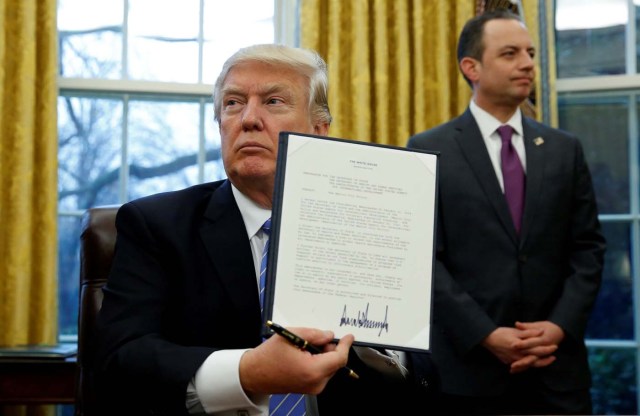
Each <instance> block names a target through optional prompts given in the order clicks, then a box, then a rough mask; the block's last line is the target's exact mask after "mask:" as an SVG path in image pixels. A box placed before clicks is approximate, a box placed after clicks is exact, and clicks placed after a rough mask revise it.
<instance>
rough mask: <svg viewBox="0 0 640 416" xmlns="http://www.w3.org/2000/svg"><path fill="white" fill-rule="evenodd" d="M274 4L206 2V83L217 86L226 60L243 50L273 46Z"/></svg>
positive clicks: (238, 0)
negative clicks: (251, 47) (245, 47)
mask: <svg viewBox="0 0 640 416" xmlns="http://www.w3.org/2000/svg"><path fill="white" fill-rule="evenodd" d="M273 3H274V2H273V1H254V0H234V1H220V0H204V39H205V43H204V51H203V76H202V78H203V82H204V83H208V84H213V83H214V82H215V81H216V77H217V76H218V74H219V73H220V70H221V69H222V64H223V63H224V61H225V60H226V59H227V58H228V57H229V56H231V54H232V53H234V52H235V51H237V50H238V49H239V48H241V47H243V46H248V45H251V44H254V43H273V40H274V30H273ZM231 16H236V17H231ZM248 28H250V30H249V29H248Z"/></svg>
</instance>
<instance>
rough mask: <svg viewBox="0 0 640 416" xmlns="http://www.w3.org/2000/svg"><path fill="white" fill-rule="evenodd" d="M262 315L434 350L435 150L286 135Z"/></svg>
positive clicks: (362, 341)
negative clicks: (432, 308) (432, 337)
mask: <svg viewBox="0 0 640 416" xmlns="http://www.w3.org/2000/svg"><path fill="white" fill-rule="evenodd" d="M277 166H278V167H277V173H276V184H275V191H274V201H273V214H272V231H271V237H270V238H271V239H270V243H269V259H268V268H267V271H268V275H267V283H266V293H265V310H264V314H263V315H264V316H263V317H264V320H265V321H266V320H271V321H273V322H277V323H278V324H280V325H282V326H285V327H299V326H303V327H315V328H321V329H330V330H332V331H334V333H335V336H336V338H340V337H342V336H343V335H345V334H348V333H351V334H353V335H354V336H355V344H356V345H364V346H373V347H382V348H388V349H395V350H405V351H428V350H429V345H430V332H431V297H432V276H433V255H434V243H435V219H436V206H437V205H436V197H437V171H438V169H437V167H438V154H437V153H429V152H424V151H417V150H414V149H406V148H400V147H392V146H384V145H378V144H372V143H364V142H356V141H351V140H343V139H336V138H330V137H321V136H313V135H303V134H297V133H288V132H283V133H281V134H280V142H279V151H278V165H277Z"/></svg>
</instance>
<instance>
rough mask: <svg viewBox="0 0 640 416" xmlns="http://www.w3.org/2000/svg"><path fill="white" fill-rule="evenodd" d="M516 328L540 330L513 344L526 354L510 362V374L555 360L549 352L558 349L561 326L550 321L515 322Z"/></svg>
mask: <svg viewBox="0 0 640 416" xmlns="http://www.w3.org/2000/svg"><path fill="white" fill-rule="evenodd" d="M516 328H517V329H520V330H523V331H527V330H532V329H533V330H540V331H541V334H540V335H539V336H533V337H529V338H525V339H522V340H520V341H519V342H516V343H515V344H514V348H516V349H517V350H520V351H521V352H523V353H526V354H527V356H525V357H524V358H523V359H521V360H518V361H515V362H513V363H511V368H510V372H511V373H512V374H515V373H520V372H522V371H524V370H526V369H528V368H530V367H535V368H540V367H546V366H548V365H549V364H551V363H552V362H554V361H555V359H556V357H555V356H554V355H551V354H552V353H553V352H555V350H557V349H558V346H559V345H560V342H562V340H563V339H564V331H563V330H562V328H560V327H559V326H558V325H556V324H554V323H553V322H551V321H537V322H516Z"/></svg>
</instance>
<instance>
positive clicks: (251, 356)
mask: <svg viewBox="0 0 640 416" xmlns="http://www.w3.org/2000/svg"><path fill="white" fill-rule="evenodd" d="M290 330H291V331H293V332H294V333H296V334H298V335H299V336H300V337H302V338H304V339H306V340H307V341H309V343H310V344H313V345H315V346H316V347H318V348H319V349H321V350H323V351H324V352H323V353H322V354H315V355H312V354H311V353H310V352H308V351H303V350H301V349H299V348H297V347H296V346H294V345H292V344H291V343H289V342H288V341H287V340H286V339H285V338H283V337H281V336H278V335H273V336H272V337H271V338H269V339H268V340H266V341H265V342H263V343H262V344H260V345H259V346H257V347H256V348H254V349H252V350H248V351H247V352H245V353H244V354H243V355H242V358H241V359H240V370H239V371H240V383H241V384H242V388H243V389H244V390H245V391H246V392H247V393H255V394H272V393H305V394H319V393H320V392H322V390H324V388H325V386H326V385H327V383H328V382H329V379H330V378H331V377H332V376H333V375H334V374H335V373H336V371H338V370H340V369H341V368H342V367H344V366H346V365H347V358H348V356H349V348H350V347H351V344H353V340H354V338H353V335H351V334H349V335H345V336H344V337H342V339H340V341H339V342H338V344H337V345H336V344H333V343H331V341H332V340H333V337H334V334H333V332H331V331H322V330H319V329H313V328H290Z"/></svg>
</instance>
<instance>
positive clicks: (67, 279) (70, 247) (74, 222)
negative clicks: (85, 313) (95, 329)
mask: <svg viewBox="0 0 640 416" xmlns="http://www.w3.org/2000/svg"><path fill="white" fill-rule="evenodd" d="M80 222H81V219H80V217H77V216H76V217H74V216H59V217H58V325H59V328H58V334H59V335H75V334H77V333H78V300H79V299H80V297H79V293H78V287H79V279H80V270H79V267H80V262H79V258H80V256H79V249H80Z"/></svg>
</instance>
